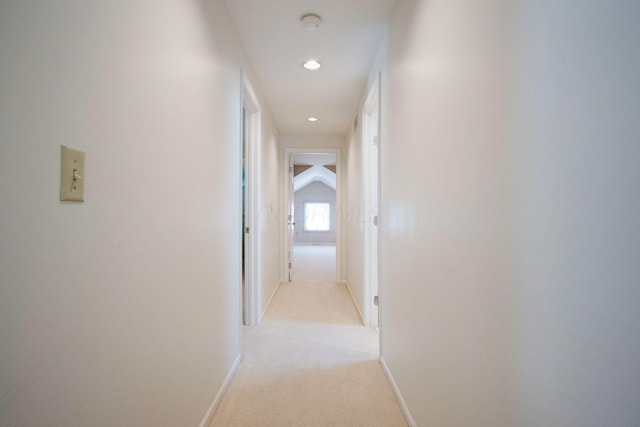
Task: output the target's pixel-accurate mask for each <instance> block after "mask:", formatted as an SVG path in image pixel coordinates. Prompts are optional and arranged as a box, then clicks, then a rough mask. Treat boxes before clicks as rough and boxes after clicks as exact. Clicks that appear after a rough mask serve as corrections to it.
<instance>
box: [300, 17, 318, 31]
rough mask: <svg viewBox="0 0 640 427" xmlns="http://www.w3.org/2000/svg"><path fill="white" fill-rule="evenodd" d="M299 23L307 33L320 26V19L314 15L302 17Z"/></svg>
mask: <svg viewBox="0 0 640 427" xmlns="http://www.w3.org/2000/svg"><path fill="white" fill-rule="evenodd" d="M300 21H302V25H304V27H305V28H306V29H307V30H309V31H313V30H317V29H318V27H319V26H320V24H322V18H320V17H319V16H318V15H316V14H315V13H307V14H306V15H303V16H302V18H300Z"/></svg>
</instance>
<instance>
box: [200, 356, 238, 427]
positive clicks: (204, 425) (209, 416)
mask: <svg viewBox="0 0 640 427" xmlns="http://www.w3.org/2000/svg"><path fill="white" fill-rule="evenodd" d="M241 360H242V354H239V355H238V357H236V360H235V362H233V366H231V369H230V370H229V373H228V374H227V377H226V378H225V379H224V382H223V383H222V387H220V390H218V394H216V397H215V398H214V399H213V402H211V405H209V409H207V412H206V413H205V414H204V417H203V418H202V421H200V424H199V427H208V426H209V424H211V420H213V415H214V414H215V413H216V410H217V409H218V406H220V402H222V397H223V396H224V394H225V393H226V392H227V389H228V388H229V386H230V385H231V381H232V380H233V377H234V376H235V375H236V372H237V371H238V367H240V361H241Z"/></svg>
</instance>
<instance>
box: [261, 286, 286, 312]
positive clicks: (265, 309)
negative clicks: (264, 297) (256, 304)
mask: <svg viewBox="0 0 640 427" xmlns="http://www.w3.org/2000/svg"><path fill="white" fill-rule="evenodd" d="M280 285H282V282H278V284H277V285H276V288H275V289H274V291H273V293H272V294H271V296H270V297H269V301H267V304H266V305H265V306H264V310H262V317H261V319H260V321H261V322H262V319H264V316H265V315H266V314H267V311H268V310H269V307H271V303H272V302H273V299H274V298H275V296H276V294H277V293H278V289H280Z"/></svg>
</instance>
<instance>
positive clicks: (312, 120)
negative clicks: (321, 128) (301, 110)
mask: <svg viewBox="0 0 640 427" xmlns="http://www.w3.org/2000/svg"><path fill="white" fill-rule="evenodd" d="M307 121H308V122H317V121H318V118H317V117H307Z"/></svg>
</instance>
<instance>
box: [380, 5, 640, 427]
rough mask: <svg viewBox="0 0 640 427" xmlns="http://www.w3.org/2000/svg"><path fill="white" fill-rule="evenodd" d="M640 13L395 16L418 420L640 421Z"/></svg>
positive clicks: (411, 399) (412, 403)
mask: <svg viewBox="0 0 640 427" xmlns="http://www.w3.org/2000/svg"><path fill="white" fill-rule="evenodd" d="M638 18H640V5H639V4H638V3H637V2H628V1H622V0H618V1H613V2H611V1H600V0H594V1H590V2H586V3H585V2H577V1H570V2H559V3H558V2H552V1H546V0H544V1H541V2H540V1H533V0H531V1H529V0H523V1H521V2H519V4H517V5H516V4H515V3H513V2H508V1H506V0H505V1H502V0H493V1H488V2H482V4H480V3H477V2H466V1H454V2H452V1H444V0H443V1H440V0H435V1H420V0H418V1H412V0H406V1H403V2H398V3H397V4H396V8H395V11H394V14H393V17H392V21H391V25H390V29H389V40H388V43H389V48H388V60H387V63H386V65H385V67H384V69H383V94H382V99H383V108H382V121H383V131H382V205H383V208H384V211H383V215H382V218H383V221H382V258H381V274H382V275H381V286H382V289H381V296H380V298H381V337H382V355H383V357H384V359H385V361H386V362H387V364H388V366H389V367H390V370H391V373H392V374H393V376H394V378H395V380H396V382H397V384H398V386H399V389H400V391H401V393H402V394H403V396H404V397H405V400H406V402H407V404H408V407H409V410H410V411H411V414H412V416H413V418H414V419H415V421H416V423H417V424H418V425H455V426H474V427H476V426H514V425H517V426H549V425H563V426H564V425H580V426H601V425H610V426H629V425H638V424H640V410H638V408H637V405H636V400H637V399H636V397H637V396H639V395H640V377H639V376H640V358H639V357H638V355H639V354H640V343H639V341H638V340H637V330H638V326H639V325H640V315H639V314H638V313H640V307H639V305H640V303H639V301H640V288H639V287H638V283H639V281H640V270H639V267H638V266H639V265H640V263H638V259H639V258H638V254H640V227H638V218H640V187H639V186H638V185H639V184H638V183H640V168H638V159H640V145H639V144H638V143H637V142H638V141H637V136H638V135H639V134H640V128H639V124H638V120H637V112H638V111H640V105H639V104H640V92H639V91H640V81H639V79H640V78H639V76H640V61H638V58H640V52H639V49H640V48H639V45H638V43H637V40H638V39H639V38H640V34H639V32H640V30H639V29H638V26H637V25H636V23H637V22H638Z"/></svg>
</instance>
